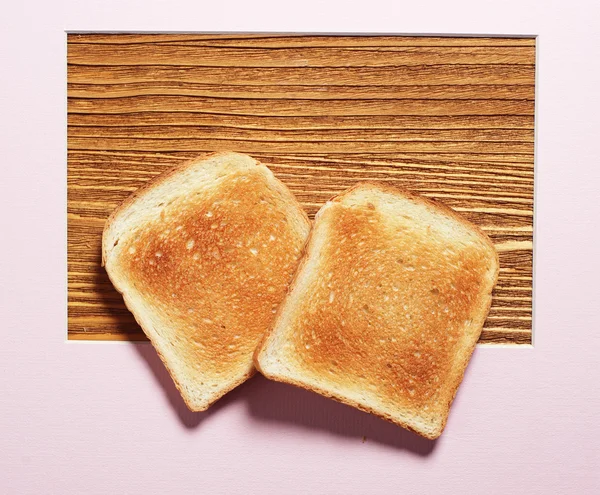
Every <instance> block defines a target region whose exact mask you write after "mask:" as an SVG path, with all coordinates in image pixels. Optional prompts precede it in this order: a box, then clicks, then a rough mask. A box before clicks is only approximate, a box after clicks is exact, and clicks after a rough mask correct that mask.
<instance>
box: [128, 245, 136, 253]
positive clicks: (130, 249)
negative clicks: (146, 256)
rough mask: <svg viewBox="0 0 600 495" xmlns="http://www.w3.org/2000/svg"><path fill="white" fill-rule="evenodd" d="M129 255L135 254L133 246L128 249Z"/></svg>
mask: <svg viewBox="0 0 600 495" xmlns="http://www.w3.org/2000/svg"><path fill="white" fill-rule="evenodd" d="M129 254H135V248H134V247H133V246H132V247H130V248H129Z"/></svg>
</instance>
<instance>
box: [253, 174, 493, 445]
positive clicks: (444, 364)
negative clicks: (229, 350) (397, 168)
mask: <svg viewBox="0 0 600 495" xmlns="http://www.w3.org/2000/svg"><path fill="white" fill-rule="evenodd" d="M497 276H498V255H497V253H496V250H495V249H494V246H493V245H492V243H491V241H490V239H489V238H488V237H487V236H486V235H485V234H484V233H483V232H481V231H480V230H479V229H478V228H477V227H475V226H474V225H472V224H471V223H469V222H468V221H467V220H465V219H464V218H463V217H461V216H459V215H458V214H457V213H455V212H454V211H453V210H451V209H450V208H447V207H445V206H443V205H440V204H437V203H434V202H432V201H430V200H427V199H425V198H422V197H419V196H417V195H414V194H410V193H408V192H403V191H400V190H397V189H394V188H391V187H381V186H376V185H371V184H360V185H358V186H356V187H354V188H352V189H350V190H348V191H347V192H345V193H344V194H342V195H340V196H338V197H336V198H334V199H333V200H331V201H329V202H327V203H326V204H325V205H324V206H323V207H322V208H321V210H320V211H319V212H318V213H317V215H316V218H315V222H314V225H313V229H312V231H311V234H310V237H309V241H308V244H307V247H306V250H305V254H304V257H303V258H302V261H301V262H300V266H299V268H298V271H297V273H296V275H295V278H294V281H293V282H292V285H291V287H290V291H289V294H288V296H287V297H286V299H285V301H284V302H283V303H282V305H281V306H280V308H279V311H278V314H277V319H276V321H275V324H274V326H273V329H272V330H271V332H269V333H268V334H267V335H266V336H265V339H264V341H263V342H262V343H261V345H260V346H259V347H258V348H257V352H256V355H255V362H256V366H257V367H258V369H259V370H260V371H261V372H262V373H263V374H264V375H265V376H266V377H268V378H271V379H273V380H277V381H281V382H287V383H291V384H294V385H298V386H300V387H303V388H306V389H309V390H313V391H315V392H318V393H320V394H323V395H325V396H327V397H331V398H334V399H337V400H339V401H341V402H344V403H346V404H349V405H352V406H355V407H358V408H359V409H362V410H364V411H367V412H371V413H374V414H376V415H378V416H381V417H383V418H385V419H387V420H389V421H392V422H394V423H397V424H398V425H401V426H403V427H406V428H408V429H410V430H412V431H414V432H416V433H418V434H420V435H423V436H424V437H427V438H431V439H433V438H437V437H438V436H439V435H440V434H441V432H442V430H443V429H444V426H445V424H446V419H447V416H448V413H449V409H450V405H451V403H452V400H453V398H454V395H455V393H456V390H457V388H458V386H459V384H460V382H461V381H462V377H463V374H464V371H465V368H466V366H467V363H468V361H469V359H470V356H471V354H472V352H473V349H474V347H475V344H476V342H477V340H478V338H479V335H480V333H481V329H482V326H483V324H484V321H485V319H486V316H487V314H488V311H489V308H490V304H491V298H492V296H491V294H492V289H493V287H494V285H495V283H496V280H497Z"/></svg>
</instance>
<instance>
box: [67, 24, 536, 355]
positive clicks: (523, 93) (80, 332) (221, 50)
mask: <svg viewBox="0 0 600 495" xmlns="http://www.w3.org/2000/svg"><path fill="white" fill-rule="evenodd" d="M67 71H68V72H67V73H68V178H67V187H68V189H67V194H68V204H67V219H68V290H69V298H68V309H69V312H68V316H69V318H68V324H69V338H70V339H75V340H78V339H79V340H81V339H92V340H123V339H126V340H143V339H144V338H145V337H144V335H143V333H142V332H141V330H140V328H139V326H138V325H137V324H136V322H135V319H134V318H133V316H132V315H131V314H130V313H129V312H128V311H127V309H126V308H125V306H124V304H123V301H122V298H121V296H120V295H119V294H118V293H117V292H116V291H115V290H114V288H113V287H112V284H111V283H110V281H109V280H108V276H107V275H106V272H105V271H104V269H103V268H102V267H101V266H100V262H101V259H100V241H101V233H102V228H103V226H104V222H105V220H106V218H107V216H108V215H109V214H110V212H111V211H112V210H113V209H114V208H115V207H116V206H117V205H118V204H119V203H120V202H121V201H122V200H123V199H124V198H125V197H127V195H129V194H130V193H131V192H133V191H135V190H136V189H137V188H139V187H140V186H141V185H143V184H144V183H145V182H147V181H148V180H150V179H152V178H153V177H155V176H157V175H158V174H160V173H162V172H164V171H165V170H168V169H169V168H171V167H173V166H176V165H178V164H180V163H182V162H183V161H184V160H187V159H189V158H191V157H194V156H197V155H199V154H202V153H207V152H213V151H221V150H233V151H241V152H247V153H250V154H252V155H253V156H255V157H256V158H258V159H259V160H261V161H263V162H265V163H268V164H269V165H270V166H271V168H272V170H273V172H274V173H275V174H276V175H277V177H279V178H280V179H281V180H282V181H284V182H285V183H286V184H287V185H288V187H290V189H291V190H292V191H293V192H294V194H296V196H297V197H298V199H299V200H300V201H301V203H302V204H303V206H304V207H305V208H306V210H307V212H308V213H309V215H310V216H314V214H315V213H316V211H317V210H318V209H319V207H320V206H321V205H322V204H323V203H324V202H325V201H326V200H327V199H328V198H330V197H331V196H333V195H335V194H338V193H340V192H341V191H343V190H344V189H346V188H347V187H350V186H352V185H354V184H356V183H357V182H359V181H363V180H369V181H375V182H382V183H388V184H392V185H397V186H400V187H406V188H409V189H411V190H414V191H416V192H418V193H420V194H423V195H425V196H428V197H431V198H435V199H438V200H441V201H443V202H445V203H446V204H448V205H449V206H451V207H452V208H454V209H455V210H457V211H459V212H461V213H462V214H463V215H464V216H466V217H467V218H468V219H469V220H471V221H473V222H475V223H477V224H478V225H480V226H481V227H482V228H483V229H484V230H485V231H486V232H487V233H488V235H489V236H490V237H491V238H492V240H493V241H494V243H495V245H496V248H497V250H498V252H499V256H500V264H501V269H500V276H499V282H498V286H497V287H496V289H495V291H494V299H493V305H492V308H491V310H490V314H489V317H488V319H487V322H486V324H485V327H484V330H483V333H482V336H481V340H480V341H481V342H482V343H486V344H494V343H496V344H497V343H502V344H506V343H512V344H529V343H531V316H532V250H533V181H534V170H533V150H534V95H535V90H534V88H535V81H534V74H535V40H534V39H532V38H484V37H421V36H419V37H401V36H299V35H298V36H297V35H294V36H289V35H271V34H268V35H267V34H263V35H251V34H226V35H213V34H211V35H198V34H178V35H168V34H160V35H152V34H136V35H134V34H70V35H69V36H68V66H67Z"/></svg>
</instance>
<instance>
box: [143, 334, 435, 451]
mask: <svg viewBox="0 0 600 495" xmlns="http://www.w3.org/2000/svg"><path fill="white" fill-rule="evenodd" d="M133 347H134V348H135V350H136V351H137V353H138V354H139V355H140V357H141V358H143V360H144V361H145V362H146V364H147V366H148V367H149V368H150V370H151V371H152V374H153V375H154V377H155V379H156V380H157V381H158V383H159V384H160V386H161V387H162V389H163V390H164V392H165V395H166V397H167V399H168V400H169V403H170V404H171V406H172V408H173V409H174V411H175V412H176V414H177V416H178V418H179V420H180V421H181V423H182V425H183V426H185V427H186V428H190V429H193V428H196V427H198V426H199V425H200V424H201V423H202V422H203V421H204V420H205V419H207V418H209V417H210V416H212V415H213V414H217V413H218V412H219V410H220V409H222V408H223V407H225V406H227V404H230V403H232V402H238V401H245V402H246V404H247V410H248V414H249V415H250V417H251V419H252V420H253V421H259V422H274V423H277V424H278V426H279V427H281V426H282V425H287V427H289V428H302V429H308V430H322V431H325V432H327V433H328V434H331V435H339V436H343V437H348V438H356V439H357V441H361V442H376V443H379V444H382V445H386V446H389V447H393V448H397V449H402V450H407V451H409V452H412V453H414V454H415V455H419V456H428V455H430V454H431V453H432V452H433V451H434V450H435V448H436V445H437V442H438V441H437V440H433V441H432V440H427V439H426V438H423V437H420V436H419V435H416V434H414V433H412V432H410V431H408V430H405V429H403V428H400V427H398V426H396V425H394V424H392V423H389V422H387V421H385V420H383V419H380V418H378V417H376V416H374V415H372V414H367V413H365V412H362V411H359V410H358V409H355V408H353V407H350V406H347V405H345V404H341V403H339V402H336V401H334V400H331V399H328V398H326V397H322V396H320V395H318V394H315V393H313V392H309V391H307V390H304V389H301V388H297V387H294V386H292V385H287V384H283V383H277V382H272V381H269V380H267V379H265V378H264V377H262V376H261V375H259V374H257V375H256V376H255V377H254V378H252V379H250V380H249V381H247V382H246V383H244V384H242V385H241V386H239V387H237V388H236V389H235V390H233V391H231V392H230V393H228V394H227V395H226V396H225V397H223V398H222V399H220V400H219V401H218V402H216V403H215V404H214V405H213V406H211V407H210V409H208V410H207V411H205V412H192V411H190V410H189V409H188V408H187V406H186V405H185V403H184V401H183V399H182V398H181V395H180V394H179V391H178V390H177V388H176V387H175V384H174V383H173V380H172V379H171V377H170V375H169V372H168V371H167V369H166V368H165V367H164V365H163V363H162V361H161V360H160V358H159V357H158V355H157V354H156V351H155V350H154V348H153V347H152V346H151V345H146V344H134V345H133Z"/></svg>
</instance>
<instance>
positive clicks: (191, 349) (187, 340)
mask: <svg viewBox="0 0 600 495" xmlns="http://www.w3.org/2000/svg"><path fill="white" fill-rule="evenodd" d="M309 229H310V223H309V220H308V217H307V216H306V214H305V213H304V211H303V210H302V208H301V207H300V205H299V203H298V202H297V201H296V199H295V198H294V196H293V195H292V194H291V192H290V191H289V190H288V189H287V188H286V187H285V186H284V185H283V184H282V183H281V182H280V181H279V180H278V179H276V178H275V177H274V176H273V174H272V172H271V171H270V170H269V169H268V168H267V167H266V166H264V165H262V164H260V163H258V162H257V161H256V160H254V159H253V158H251V157H249V156H247V155H242V154H238V153H218V154H214V155H211V156H209V157H207V158H204V159H198V160H193V161H190V162H188V163H186V164H185V165H183V166H181V167H178V168H177V169H175V170H173V171H171V172H168V173H166V174H164V175H162V176H160V177H158V178H157V179H156V180H154V181H152V182H151V183H149V184H148V185H147V186H146V187H144V188H142V189H141V190H140V191H138V192H137V193H136V194H134V195H133V196H132V197H131V198H129V199H128V200H126V201H125V202H124V203H123V204H122V205H121V206H120V207H119V208H117V209H116V210H115V212H114V213H113V214H112V215H111V216H110V218H109V219H108V221H107V223H106V226H105V229H104V234H103V243H102V257H103V262H104V264H105V266H106V270H107V272H108V274H109V277H110V279H111V281H112V282H113V284H114V286H115V287H116V288H117V290H118V291H119V292H121V293H122V294H123V298H124V300H125V303H126V305H127V307H128V308H129V309H130V311H131V312H132V313H133V315H134V316H135V318H136V320H137V321H138V323H139V324H140V326H141V327H142V329H143V330H144V332H145V333H146V335H147V336H148V337H149V339H150V341H151V342H152V344H153V345H154V346H155V348H156V350H157V351H158V354H159V355H160V356H161V358H162V360H163V362H164V364H165V365H166V367H167V368H168V370H169V372H170V373H171V375H172V377H173V380H174V382H175V384H176V386H177V387H178V389H179V390H180V392H181V394H182V396H183V398H184V400H185V402H186V403H187V405H188V407H189V408H190V409H191V410H196V411H200V410H204V409H206V408H207V407H208V406H209V405H210V404H212V403H213V402H214V401H215V400H217V399H218V398H219V397H221V396H222V395H224V394H225V393H226V392H227V391H229V390H231V389H232V388H234V387H235V386H237V385H238V384H240V383H242V382H243V381H245V380H246V379H247V378H249V377H250V376H251V375H252V374H253V373H254V367H253V363H252V354H253V352H254V349H255V348H256V345H257V342H258V341H259V340H260V339H261V338H262V335H263V333H264V332H265V331H266V330H267V329H268V328H269V327H270V325H271V324H272V321H273V318H274V316H275V312H276V309H277V307H278V305H279V303H280V302H281V300H282V299H283V297H284V295H285V293H286V289H287V287H288V284H289V282H290V279H291V278H292V275H293V273H294V270H295V268H296V266H297V264H298V260H299V256H300V254H301V251H302V248H303V246H304V243H305V241H306V238H307V236H308V232H309Z"/></svg>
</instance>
